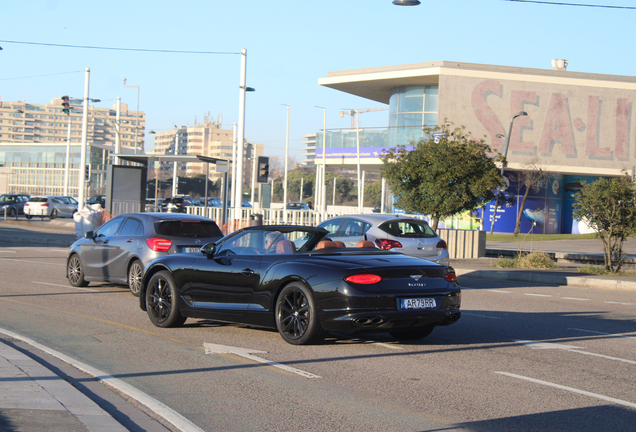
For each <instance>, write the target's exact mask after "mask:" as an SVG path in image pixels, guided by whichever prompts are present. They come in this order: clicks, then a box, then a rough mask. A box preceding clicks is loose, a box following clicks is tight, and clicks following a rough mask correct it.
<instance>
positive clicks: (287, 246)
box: [276, 240, 296, 254]
mask: <svg viewBox="0 0 636 432" xmlns="http://www.w3.org/2000/svg"><path fill="white" fill-rule="evenodd" d="M276 253H277V254H294V253H296V245H295V244H294V243H292V242H291V241H290V240H281V241H279V242H278V243H276Z"/></svg>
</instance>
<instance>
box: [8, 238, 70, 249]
mask: <svg viewBox="0 0 636 432" xmlns="http://www.w3.org/2000/svg"><path fill="white" fill-rule="evenodd" d="M0 242H8V243H22V244H33V245H39V246H57V247H69V246H70V245H72V244H73V243H74V242H75V240H62V239H41V238H35V237H34V238H28V237H17V236H0Z"/></svg>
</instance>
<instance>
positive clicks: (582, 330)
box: [568, 328, 636, 339]
mask: <svg viewBox="0 0 636 432" xmlns="http://www.w3.org/2000/svg"><path fill="white" fill-rule="evenodd" d="M568 330H576V331H581V332H586V333H595V334H601V335H608V336H613V337H621V338H626V339H636V337H634V336H625V335H622V334H614V333H605V332H600V331H594V330H585V329H580V328H568Z"/></svg>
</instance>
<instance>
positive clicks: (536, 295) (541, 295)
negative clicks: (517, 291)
mask: <svg viewBox="0 0 636 432" xmlns="http://www.w3.org/2000/svg"><path fill="white" fill-rule="evenodd" d="M524 295H527V296H535V297H552V296H551V295H550V294H532V293H525V294H524Z"/></svg>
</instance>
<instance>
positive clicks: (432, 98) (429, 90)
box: [424, 86, 439, 112]
mask: <svg viewBox="0 0 636 432" xmlns="http://www.w3.org/2000/svg"><path fill="white" fill-rule="evenodd" d="M438 93H439V88H438V86H426V89H425V90H424V101H425V102H424V111H426V112H431V111H435V112H437V102H438V99H439V97H438Z"/></svg>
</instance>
